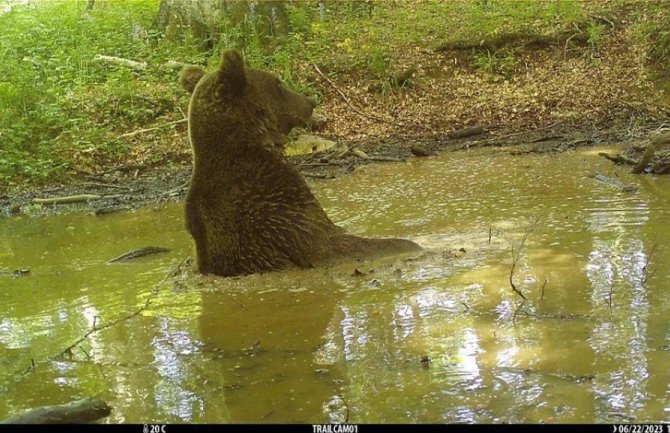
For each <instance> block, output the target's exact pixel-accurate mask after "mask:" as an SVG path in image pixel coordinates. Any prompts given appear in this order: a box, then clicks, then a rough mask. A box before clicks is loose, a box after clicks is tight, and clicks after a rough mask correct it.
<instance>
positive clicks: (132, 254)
mask: <svg viewBox="0 0 670 433" xmlns="http://www.w3.org/2000/svg"><path fill="white" fill-rule="evenodd" d="M168 251H170V249H169V248H163V247H144V248H138V249H136V250H132V251H128V252H127V253H124V254H121V255H120V256H118V257H114V258H113V259H110V260H107V263H117V262H122V261H125V260H132V259H136V258H138V257H144V256H148V255H151V254H160V253H167V252H168Z"/></svg>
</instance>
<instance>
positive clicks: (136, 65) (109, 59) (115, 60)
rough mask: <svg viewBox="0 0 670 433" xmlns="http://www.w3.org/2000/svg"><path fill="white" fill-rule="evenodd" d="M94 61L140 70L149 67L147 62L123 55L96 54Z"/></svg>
mask: <svg viewBox="0 0 670 433" xmlns="http://www.w3.org/2000/svg"><path fill="white" fill-rule="evenodd" d="M93 61H94V62H97V63H111V64H113V65H119V66H125V67H127V68H130V69H135V70H138V71H143V70H145V69H146V68H147V62H136V61H134V60H128V59H123V58H121V57H113V56H103V55H102V54H96V55H95V57H93Z"/></svg>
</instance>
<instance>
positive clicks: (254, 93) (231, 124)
mask: <svg viewBox="0 0 670 433" xmlns="http://www.w3.org/2000/svg"><path fill="white" fill-rule="evenodd" d="M180 83H181V85H182V86H183V87H184V88H185V89H186V90H187V91H189V93H191V94H192V97H191V104H190V106H189V124H190V130H191V132H190V133H191V142H192V144H193V146H194V150H196V151H197V150H199V149H198V147H201V146H206V147H209V146H207V145H206V143H213V141H212V137H219V138H220V137H227V138H226V139H225V140H217V141H216V142H217V144H216V147H220V146H222V145H228V144H230V145H234V144H235V143H240V142H243V143H259V144H261V145H263V146H266V147H273V148H274V147H276V146H280V147H281V146H283V145H284V144H285V143H286V134H288V133H289V132H290V131H291V129H293V128H294V127H296V126H299V125H302V124H305V123H307V121H309V119H310V118H311V116H312V110H313V109H314V106H315V103H314V102H313V101H311V100H310V99H309V98H307V97H305V96H302V95H300V94H298V93H295V92H292V91H291V90H288V89H286V88H285V87H284V86H283V85H282V83H281V81H280V80H279V78H277V77H276V76H274V75H273V74H271V73H268V72H265V71H261V70H258V69H252V68H248V67H246V66H245V65H244V60H243V59H242V56H241V55H240V53H239V52H238V51H237V50H234V49H230V50H227V51H225V52H224V53H223V55H222V61H221V65H220V67H219V69H217V70H215V71H213V72H210V73H206V72H205V71H204V70H203V69H201V68H199V67H195V66H187V67H185V68H184V69H183V70H182V72H181V76H180ZM240 131H242V132H244V134H245V137H237V135H239V132H240ZM238 138H239V139H241V140H239V139H238Z"/></svg>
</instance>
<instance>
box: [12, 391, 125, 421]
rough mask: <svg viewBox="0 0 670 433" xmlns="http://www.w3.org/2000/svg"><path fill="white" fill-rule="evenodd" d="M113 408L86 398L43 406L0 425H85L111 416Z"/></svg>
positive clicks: (97, 400)
mask: <svg viewBox="0 0 670 433" xmlns="http://www.w3.org/2000/svg"><path fill="white" fill-rule="evenodd" d="M111 412H112V408H111V407H109V406H108V405H107V403H105V402H104V401H102V400H99V399H97V398H92V397H86V398H83V399H81V400H77V401H73V402H71V403H67V404H61V405H56V406H43V407H38V408H36V409H32V410H29V411H27V412H24V413H22V414H20V415H15V416H12V417H9V418H6V419H4V420H2V421H0V424H85V423H89V422H92V421H96V420H98V419H100V418H104V417H106V416H109V414H110V413H111Z"/></svg>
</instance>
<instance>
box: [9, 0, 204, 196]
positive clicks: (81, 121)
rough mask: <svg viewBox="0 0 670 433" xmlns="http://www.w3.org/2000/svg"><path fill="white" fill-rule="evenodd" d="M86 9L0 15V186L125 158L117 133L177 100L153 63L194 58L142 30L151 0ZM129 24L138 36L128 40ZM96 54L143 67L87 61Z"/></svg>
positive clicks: (70, 5)
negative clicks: (138, 69)
mask: <svg viewBox="0 0 670 433" xmlns="http://www.w3.org/2000/svg"><path fill="white" fill-rule="evenodd" d="M85 6H86V2H85V1H71V0H67V1H44V2H40V3H38V4H37V5H36V6H29V7H20V8H16V9H14V10H13V11H12V12H9V13H6V14H3V15H0V34H2V35H3V37H2V38H0V56H1V57H0V61H1V62H2V65H3V74H2V76H0V112H2V113H3V116H2V117H1V118H0V140H1V141H2V147H0V181H2V182H3V183H11V182H14V183H16V182H19V181H21V180H25V179H30V180H40V179H48V178H50V177H53V176H55V175H58V174H60V173H62V172H63V170H64V169H65V168H67V167H73V166H76V164H77V161H79V162H80V163H84V162H86V161H89V160H90V161H92V160H94V159H95V158H96V157H97V156H99V155H101V154H104V155H105V156H114V155H117V154H121V153H124V152H125V151H126V150H127V149H126V148H125V146H126V145H125V144H124V142H122V141H121V140H119V139H118V135H119V134H120V133H121V132H124V131H126V130H127V128H131V129H132V128H135V127H140V126H141V125H145V124H146V123H148V122H151V121H152V120H154V117H155V115H156V114H157V112H158V111H159V110H157V108H156V106H157V105H160V104H161V101H162V100H163V99H165V98H167V99H168V100H172V99H175V98H177V97H178V96H177V95H178V89H177V86H176V84H174V83H175V81H176V80H175V72H174V71H165V70H162V69H160V68H159V67H157V66H155V65H161V64H162V63H163V62H164V60H167V59H169V58H179V59H183V60H185V61H202V59H201V58H198V55H197V54H196V53H194V51H193V50H192V49H189V47H186V46H172V47H167V46H160V45H161V44H160V42H161V35H160V33H159V32H156V31H155V30H151V25H152V21H153V19H154V17H155V15H156V11H157V2H156V1H147V0H144V1H142V0H138V1H124V2H114V1H110V2H104V1H100V2H96V4H95V8H94V10H93V12H92V13H91V14H89V15H88V16H84V14H83V12H84V8H85ZM138 25H139V26H141V27H142V28H143V29H144V31H141V35H137V36H133V35H134V33H133V29H134V26H135V28H137V26H138ZM159 46H160V47H159ZM96 54H103V55H112V56H118V57H124V58H128V59H135V60H141V61H147V62H148V63H149V64H150V65H151V66H150V68H149V70H148V71H147V72H146V73H142V74H136V73H133V72H130V71H128V70H126V69H124V68H116V67H113V66H109V65H103V64H100V63H95V62H93V58H94V57H95V55H96ZM166 83H167V85H166ZM158 90H160V93H158V92H157V91H158ZM166 91H167V92H166ZM171 105H173V106H174V104H171ZM172 108H174V107H172ZM73 168H76V167H73Z"/></svg>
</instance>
